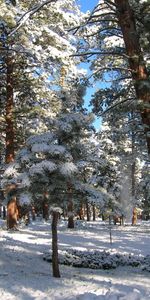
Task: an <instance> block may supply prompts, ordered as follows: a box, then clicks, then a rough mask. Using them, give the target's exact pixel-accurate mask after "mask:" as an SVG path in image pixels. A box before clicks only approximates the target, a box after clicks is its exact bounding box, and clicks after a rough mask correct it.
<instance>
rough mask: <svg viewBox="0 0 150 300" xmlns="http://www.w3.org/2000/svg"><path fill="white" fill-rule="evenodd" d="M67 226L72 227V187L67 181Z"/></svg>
mask: <svg viewBox="0 0 150 300" xmlns="http://www.w3.org/2000/svg"><path fill="white" fill-rule="evenodd" d="M68 228H71V229H72V228H74V216H73V200H72V188H71V185H70V183H68Z"/></svg>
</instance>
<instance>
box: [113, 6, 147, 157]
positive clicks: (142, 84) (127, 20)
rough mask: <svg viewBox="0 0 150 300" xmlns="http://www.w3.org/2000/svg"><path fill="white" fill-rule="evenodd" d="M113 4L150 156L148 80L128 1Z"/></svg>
mask: <svg viewBox="0 0 150 300" xmlns="http://www.w3.org/2000/svg"><path fill="white" fill-rule="evenodd" d="M115 4H116V7H117V14H118V20H119V24H120V27H121V30H122V33H123V38H124V43H125V48H126V53H127V56H128V62H129V66H130V69H131V72H132V78H133V82H134V87H135V91H136V96H137V100H139V101H140V102H141V105H140V114H141V119H142V123H143V126H144V132H145V135H146V142H147V148H148V153H149V154H150V134H149V131H150V108H149V104H150V80H149V77H148V72H147V70H146V66H145V62H144V59H143V55H142V51H141V47H140V43H139V37H138V34H137V30H136V24H135V18H134V14H133V11H132V9H131V7H130V5H129V1H128V0H115Z"/></svg>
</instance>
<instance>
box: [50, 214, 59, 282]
mask: <svg viewBox="0 0 150 300" xmlns="http://www.w3.org/2000/svg"><path fill="white" fill-rule="evenodd" d="M58 219H59V213H58V212H57V211H53V212H52V268H53V276H54V277H57V278H59V277H60V272H59V261H58V238H57V223H58Z"/></svg>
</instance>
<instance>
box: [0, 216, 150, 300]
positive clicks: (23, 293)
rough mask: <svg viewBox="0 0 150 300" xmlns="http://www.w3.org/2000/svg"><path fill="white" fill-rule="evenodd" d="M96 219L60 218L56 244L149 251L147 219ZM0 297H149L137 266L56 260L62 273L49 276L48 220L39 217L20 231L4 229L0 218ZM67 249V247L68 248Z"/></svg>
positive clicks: (145, 275) (147, 279)
mask: <svg viewBox="0 0 150 300" xmlns="http://www.w3.org/2000/svg"><path fill="white" fill-rule="evenodd" d="M111 231H112V244H111V243H110V230H109V226H108V225H104V223H102V222H100V221H96V222H89V223H88V224H87V223H86V222H82V223H81V222H78V224H77V226H76V228H75V229H72V230H69V229H67V225H66V222H64V221H60V224H59V230H58V238H59V249H61V250H63V251H65V250H68V249H76V250H80V251H84V252H85V251H86V253H91V252H92V251H95V250H96V251H104V250H105V251H106V252H107V251H109V253H110V254H115V253H119V254H120V255H129V254H131V255H132V257H136V256H137V255H138V257H139V258H143V257H144V256H146V255H150V223H149V222H145V223H141V225H139V226H135V227H134V226H124V227H123V226H113V227H112V229H111ZM0 243H1V247H0V300H8V299H9V300H33V299H35V300H75V299H77V300H148V299H150V272H148V271H143V270H142V268H141V267H140V266H138V267H131V266H118V267H117V268H115V269H106V270H104V269H90V268H75V267H72V266H66V265H62V264H61V265H60V273H61V278H59V279H57V278H53V277H52V269H51V264H50V263H48V262H47V261H44V260H43V253H47V252H49V249H51V226H50V222H43V221H42V220H38V221H36V222H34V223H32V224H30V225H29V226H22V228H20V229H19V231H16V232H8V231H6V229H5V224H4V223H3V221H1V223H0ZM70 251H71V250H70Z"/></svg>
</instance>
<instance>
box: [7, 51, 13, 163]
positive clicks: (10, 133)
mask: <svg viewBox="0 0 150 300" xmlns="http://www.w3.org/2000/svg"><path fill="white" fill-rule="evenodd" d="M6 67H7V86H6V91H7V99H6V116H5V119H6V155H5V161H6V163H10V162H13V161H14V120H13V106H14V103H13V60H12V56H11V55H9V54H8V55H7V59H6Z"/></svg>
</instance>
